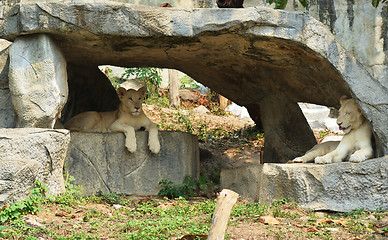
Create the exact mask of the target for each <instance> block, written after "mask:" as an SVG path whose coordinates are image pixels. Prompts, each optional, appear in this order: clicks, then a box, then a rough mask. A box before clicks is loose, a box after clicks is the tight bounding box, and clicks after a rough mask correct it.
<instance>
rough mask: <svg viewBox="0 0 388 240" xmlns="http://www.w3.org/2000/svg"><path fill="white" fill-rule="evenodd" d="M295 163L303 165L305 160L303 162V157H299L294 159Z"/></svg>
mask: <svg viewBox="0 0 388 240" xmlns="http://www.w3.org/2000/svg"><path fill="white" fill-rule="evenodd" d="M292 162H293V163H303V162H304V160H303V157H297V158H294V160H292Z"/></svg>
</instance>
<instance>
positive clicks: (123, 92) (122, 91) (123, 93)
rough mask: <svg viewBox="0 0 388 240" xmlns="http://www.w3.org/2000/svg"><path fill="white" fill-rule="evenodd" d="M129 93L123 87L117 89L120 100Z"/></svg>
mask: <svg viewBox="0 0 388 240" xmlns="http://www.w3.org/2000/svg"><path fill="white" fill-rule="evenodd" d="M126 93H127V90H126V89H125V88H123V87H119V88H118V89H117V94H118V95H119V98H120V99H121V98H122V97H123V96H124V95H125V94H126Z"/></svg>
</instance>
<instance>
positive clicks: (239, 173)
mask: <svg viewBox="0 0 388 240" xmlns="http://www.w3.org/2000/svg"><path fill="white" fill-rule="evenodd" d="M221 187H222V188H228V189H231V190H234V191H236V192H237V193H238V194H239V195H240V196H241V197H242V198H249V199H251V200H253V201H259V202H262V203H267V204H271V203H272V201H274V200H276V199H281V198H287V199H292V200H294V201H295V202H297V203H298V204H300V205H301V206H302V207H305V208H309V209H312V210H331V211H340V212H348V211H351V210H353V209H360V208H365V209H369V210H378V209H387V208H388V158H387V157H385V158H378V159H372V160H367V161H365V162H362V163H350V162H346V163H334V164H328V165H317V164H263V165H259V166H251V167H245V168H239V169H223V170H222V172H221Z"/></svg>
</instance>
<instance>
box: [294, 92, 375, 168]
mask: <svg viewBox="0 0 388 240" xmlns="http://www.w3.org/2000/svg"><path fill="white" fill-rule="evenodd" d="M340 103H341V108H340V109H339V115H338V119H337V124H338V126H339V128H340V130H342V131H343V132H344V134H345V135H344V137H343V138H342V140H341V141H340V142H338V141H330V142H325V143H322V144H318V145H315V146H314V147H313V148H312V149H310V150H309V151H307V152H306V154H305V155H304V156H302V157H297V158H295V159H294V160H293V162H295V163H302V162H303V163H306V162H315V163H320V164H326V163H336V162H342V161H344V160H347V159H348V160H349V161H350V162H362V161H364V160H366V159H369V158H372V157H373V149H372V128H371V126H370V124H369V122H368V121H367V120H366V119H365V117H364V116H363V115H362V113H361V111H360V110H359V108H358V106H357V104H356V102H355V101H354V100H353V99H347V97H346V96H343V97H341V99H340Z"/></svg>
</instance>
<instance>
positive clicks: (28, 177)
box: [0, 159, 40, 208]
mask: <svg viewBox="0 0 388 240" xmlns="http://www.w3.org/2000/svg"><path fill="white" fill-rule="evenodd" d="M39 169H40V164H39V163H38V162H37V161H35V160H16V159H14V160H0V208H1V207H3V206H4V205H7V204H8V205H9V204H12V203H15V202H18V201H21V200H24V199H25V198H26V197H28V196H29V195H30V193H31V189H32V188H34V186H35V180H37V179H38V173H39Z"/></svg>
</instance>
